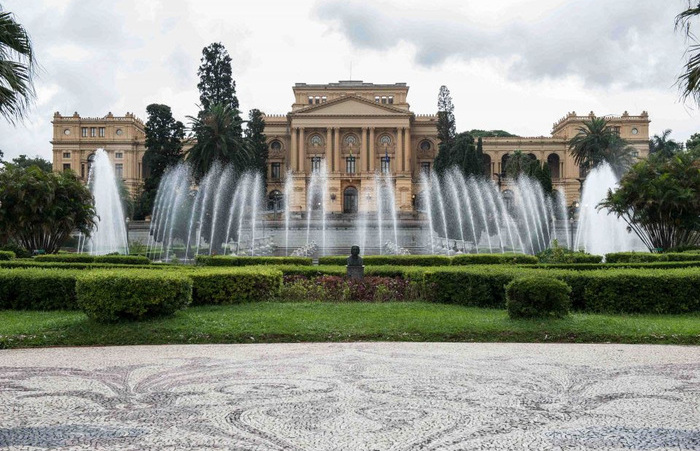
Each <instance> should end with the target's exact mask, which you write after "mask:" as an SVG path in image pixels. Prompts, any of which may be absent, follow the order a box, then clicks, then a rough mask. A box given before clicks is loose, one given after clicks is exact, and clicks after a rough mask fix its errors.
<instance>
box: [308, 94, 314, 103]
mask: <svg viewBox="0 0 700 451" xmlns="http://www.w3.org/2000/svg"><path fill="white" fill-rule="evenodd" d="M313 104H314V96H309V105H313Z"/></svg>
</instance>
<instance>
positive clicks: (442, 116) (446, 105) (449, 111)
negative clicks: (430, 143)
mask: <svg viewBox="0 0 700 451" xmlns="http://www.w3.org/2000/svg"><path fill="white" fill-rule="evenodd" d="M454 111H455V107H454V105H453V104H452V96H451V95H450V90H449V89H447V86H444V85H443V86H440V92H439V94H438V123H437V129H438V133H437V137H438V140H439V141H440V145H441V146H446V147H450V146H451V145H452V142H453V141H454V139H455V135H456V134H457V126H456V122H455V114H454Z"/></svg>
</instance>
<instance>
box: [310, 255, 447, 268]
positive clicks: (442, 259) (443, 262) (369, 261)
mask: <svg viewBox="0 0 700 451" xmlns="http://www.w3.org/2000/svg"><path fill="white" fill-rule="evenodd" d="M347 260H348V257H347V256H342V255H332V256H327V257H319V259H318V264H319V265H342V266H345V265H346V264H347ZM362 261H363V263H364V265H365V266H449V265H450V263H451V259H450V257H447V256H445V255H367V256H364V257H362Z"/></svg>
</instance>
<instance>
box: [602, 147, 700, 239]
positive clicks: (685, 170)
mask: <svg viewBox="0 0 700 451" xmlns="http://www.w3.org/2000/svg"><path fill="white" fill-rule="evenodd" d="M600 206H601V207H606V208H607V209H608V210H610V211H611V212H612V213H613V214H615V215H617V216H618V217H619V218H622V219H623V220H624V221H625V222H626V223H627V225H628V226H629V227H630V228H631V229H632V230H633V231H634V232H635V233H636V234H637V236H639V238H640V239H641V240H642V242H643V243H644V244H645V245H646V246H647V248H648V249H649V250H650V251H654V250H656V249H662V250H663V249H670V248H675V247H679V246H698V245H700V151H693V152H681V153H678V154H676V155H674V156H673V157H670V158H663V157H649V158H648V159H646V160H642V161H640V162H639V163H637V164H635V165H634V166H633V167H632V169H631V170H630V171H629V172H628V173H627V174H625V175H624V177H622V179H621V180H620V183H619V188H617V189H616V190H615V191H614V192H613V191H609V192H608V196H607V198H606V199H605V200H604V201H603V202H601V203H600Z"/></svg>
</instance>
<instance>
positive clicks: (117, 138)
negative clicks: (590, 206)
mask: <svg viewBox="0 0 700 451" xmlns="http://www.w3.org/2000/svg"><path fill="white" fill-rule="evenodd" d="M292 90H293V93H294V103H293V104H292V110H291V111H290V112H288V113H287V114H281V115H273V114H269V115H266V116H265V122H266V127H265V134H266V136H267V142H268V147H269V156H268V164H267V182H268V183H267V191H266V192H267V198H268V202H267V204H268V206H269V208H270V209H279V208H281V205H280V203H279V202H280V199H281V198H282V196H281V193H282V192H283V191H284V185H285V178H286V177H287V176H288V175H289V176H290V177H291V183H292V195H291V198H290V209H291V211H292V212H304V211H306V210H307V206H308V205H310V204H311V205H314V208H316V207H317V205H316V204H317V202H324V203H325V209H326V211H327V212H333V213H354V212H357V211H376V209H377V205H376V199H374V196H373V193H374V192H375V180H376V176H375V174H380V176H387V177H389V178H390V180H391V181H392V182H393V183H394V190H395V193H396V196H395V197H396V207H397V211H399V212H412V211H414V210H415V206H416V199H417V198H418V197H419V196H420V193H421V191H422V189H423V188H422V185H421V177H420V175H421V172H422V171H429V170H430V169H431V168H432V165H433V160H434V159H435V156H436V154H437V148H438V140H437V115H435V114H415V113H413V112H412V111H411V110H410V107H409V104H408V101H407V98H408V90H409V87H408V86H407V85H406V84H405V83H394V84H374V83H365V82H362V81H354V80H350V81H340V82H338V83H329V84H306V83H297V84H295V85H294V86H293V88H292ZM592 116H593V112H591V113H590V114H589V115H586V116H580V115H577V114H576V113H575V112H571V113H568V114H567V115H566V116H564V117H563V118H561V119H560V120H559V121H557V122H556V123H554V125H553V128H552V131H551V135H550V136H537V137H508V138H484V139H483V149H484V154H485V162H484V171H485V175H487V176H488V177H491V178H492V179H493V180H494V181H495V182H497V183H498V185H499V187H500V188H501V189H502V190H503V191H506V190H508V189H509V180H507V179H506V178H505V177H504V176H503V175H502V174H503V173H504V170H505V164H506V162H507V159H508V158H509V155H511V154H512V153H513V152H515V151H517V150H520V151H522V152H523V153H526V154H529V155H530V156H531V157H532V158H535V159H537V160H539V161H540V162H544V163H546V164H547V165H548V166H549V168H550V172H551V174H552V179H553V184H554V186H555V188H561V189H562V190H563V191H564V192H565V194H566V199H567V204H571V203H572V202H574V201H575V200H577V199H578V198H579V195H580V187H581V182H582V180H583V176H584V174H582V173H581V172H580V170H579V167H578V166H577V165H576V164H575V163H574V161H573V158H572V157H571V156H570V154H569V150H568V141H569V140H570V139H571V138H573V137H574V136H575V135H576V134H577V133H578V128H579V127H581V126H582V123H583V121H585V120H589V119H590V118H591V117H592ZM606 119H607V120H608V123H609V125H610V126H611V127H613V128H614V129H615V130H616V131H617V132H618V133H619V134H620V136H621V137H622V138H624V139H625V140H627V141H628V142H629V143H630V144H631V145H632V146H634V147H635V149H636V150H637V151H638V156H639V157H640V158H643V157H645V156H646V155H647V153H648V140H649V122H650V121H649V115H648V114H647V112H642V113H641V114H640V115H637V116H634V115H630V114H628V113H627V112H624V113H623V114H622V115H619V116H606ZM53 127H54V131H53V140H52V141H51V143H52V144H53V167H54V170H56V171H62V170H68V169H71V170H73V171H75V172H76V173H77V174H79V175H80V176H81V177H82V178H83V179H84V180H86V179H87V176H88V172H89V166H90V161H91V156H92V155H93V153H94V151H95V150H96V149H97V148H104V149H105V150H106V151H107V153H108V155H109V156H110V158H111V159H112V161H113V162H114V165H115V173H116V174H117V176H118V177H120V178H121V179H123V180H124V183H125V185H126V186H127V187H128V188H129V189H130V190H131V192H132V193H136V192H137V191H138V189H139V187H140V186H141V184H142V180H143V176H144V168H143V164H142V160H143V154H144V152H145V146H144V141H145V133H144V124H143V122H142V121H141V120H139V119H137V118H136V117H135V116H134V115H133V114H131V113H127V114H126V115H125V116H122V117H117V116H113V115H112V114H111V113H109V114H108V115H107V116H105V117H102V118H82V117H80V116H79V115H78V113H75V114H74V115H73V116H61V114H59V113H55V114H54V118H53ZM314 171H320V172H323V174H324V177H325V178H326V179H327V183H328V184H327V186H328V195H327V196H324V198H322V199H318V201H316V200H313V202H309V200H310V199H308V198H307V196H308V187H309V184H310V183H311V178H312V174H313V173H314Z"/></svg>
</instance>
